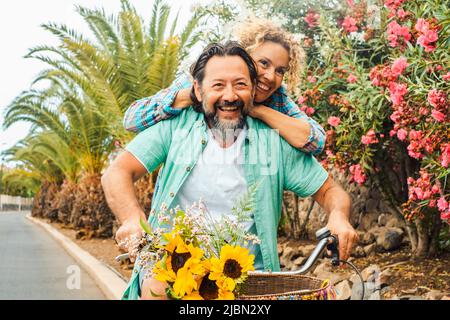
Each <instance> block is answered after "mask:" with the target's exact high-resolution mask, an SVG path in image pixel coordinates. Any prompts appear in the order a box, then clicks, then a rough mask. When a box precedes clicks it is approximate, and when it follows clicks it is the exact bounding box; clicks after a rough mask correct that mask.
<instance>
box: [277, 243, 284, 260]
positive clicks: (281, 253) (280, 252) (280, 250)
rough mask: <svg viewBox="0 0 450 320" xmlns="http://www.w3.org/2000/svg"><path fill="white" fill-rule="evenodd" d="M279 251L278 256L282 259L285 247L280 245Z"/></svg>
mask: <svg viewBox="0 0 450 320" xmlns="http://www.w3.org/2000/svg"><path fill="white" fill-rule="evenodd" d="M277 249H278V256H279V257H281V256H282V255H283V251H284V247H283V245H281V244H278V246H277Z"/></svg>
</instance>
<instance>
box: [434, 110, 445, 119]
mask: <svg viewBox="0 0 450 320" xmlns="http://www.w3.org/2000/svg"><path fill="white" fill-rule="evenodd" d="M431 116H432V117H433V118H434V119H435V120H436V121H437V122H443V121H444V120H445V114H443V113H442V112H440V111H437V110H436V109H433V111H431Z"/></svg>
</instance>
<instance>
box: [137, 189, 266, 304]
mask: <svg viewBox="0 0 450 320" xmlns="http://www.w3.org/2000/svg"><path fill="white" fill-rule="evenodd" d="M256 188H257V186H256V185H254V186H252V187H250V188H249V191H248V193H247V194H246V195H244V197H243V198H242V199H240V200H239V201H238V204H237V206H235V207H233V209H232V210H231V213H230V214H229V215H222V217H221V218H220V219H214V218H213V217H212V215H211V214H210V212H209V211H208V209H207V207H206V205H205V204H204V203H203V201H202V200H200V201H199V203H198V204H196V203H194V204H193V205H192V206H191V207H190V208H188V209H186V210H185V211H183V210H181V209H179V208H176V209H175V210H170V211H169V214H168V213H167V211H168V210H167V208H164V207H163V208H161V209H162V210H161V212H159V213H158V214H157V217H155V218H158V222H159V225H160V228H157V229H156V230H152V229H151V228H150V226H149V225H148V224H147V222H144V221H141V225H142V228H143V229H144V231H145V233H146V234H145V236H144V243H143V246H142V249H141V250H140V253H139V264H140V266H142V267H143V266H146V269H147V270H148V271H149V272H147V274H146V277H147V278H148V277H153V278H155V279H157V280H159V281H161V282H163V283H165V284H167V286H168V288H167V290H166V293H167V296H168V297H169V298H172V299H185V300H187V299H195V300H216V299H225V300H233V299H234V298H235V294H236V292H238V290H239V288H240V286H241V285H242V283H243V282H244V281H245V279H246V278H247V273H248V271H251V270H254V258H255V257H254V255H252V254H250V252H249V249H247V248H246V246H248V245H255V244H259V239H258V238H257V237H256V236H255V235H254V234H251V233H250V232H248V230H246V228H245V225H246V223H248V222H249V221H251V214H252V212H253V197H254V194H255V192H256ZM152 214H156V213H155V212H152Z"/></svg>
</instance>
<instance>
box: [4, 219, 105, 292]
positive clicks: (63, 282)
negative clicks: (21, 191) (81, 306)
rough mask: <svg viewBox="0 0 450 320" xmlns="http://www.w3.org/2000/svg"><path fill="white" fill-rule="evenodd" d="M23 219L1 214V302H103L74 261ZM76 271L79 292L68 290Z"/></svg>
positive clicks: (43, 232) (93, 285) (90, 280)
mask: <svg viewBox="0 0 450 320" xmlns="http://www.w3.org/2000/svg"><path fill="white" fill-rule="evenodd" d="M25 216H26V212H21V213H19V212H6V213H5V212H0V300H1V299H5V300H15V299H24V300H35V299H42V300H57V299H63V300H75V299H80V300H91V299H102V300H103V299H106V298H105V296H104V295H103V293H102V292H101V291H100V289H99V288H98V287H97V286H96V284H95V283H94V281H93V280H92V278H91V277H90V276H89V275H88V274H87V273H86V272H84V271H83V270H80V268H79V267H78V265H77V263H76V262H75V260H74V259H73V258H72V257H71V256H69V255H68V254H67V252H66V251H65V250H64V249H63V248H62V247H61V246H59V245H58V244H57V243H56V242H55V241H54V240H53V239H52V238H51V237H50V236H49V235H48V234H47V233H46V232H45V231H44V230H43V229H41V228H40V227H39V226H37V225H35V224H33V223H32V222H31V221H29V220H28V219H26V217H25ZM78 271H80V273H79V274H80V280H81V281H80V284H81V285H80V287H79V289H77V288H74V289H68V284H69V287H71V288H73V285H75V286H76V283H77V281H76V280H73V279H74V275H75V274H76V273H77V272H78ZM71 280H72V281H71Z"/></svg>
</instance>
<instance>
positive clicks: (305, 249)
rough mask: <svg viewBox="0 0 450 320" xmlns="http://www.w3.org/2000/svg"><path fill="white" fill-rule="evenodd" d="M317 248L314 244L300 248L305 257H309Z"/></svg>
mask: <svg viewBox="0 0 450 320" xmlns="http://www.w3.org/2000/svg"><path fill="white" fill-rule="evenodd" d="M315 248H316V246H315V245H314V244H308V245H306V246H302V247H301V248H300V252H301V255H302V256H303V257H309V256H310V255H311V253H312V252H313V250H314V249H315Z"/></svg>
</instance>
